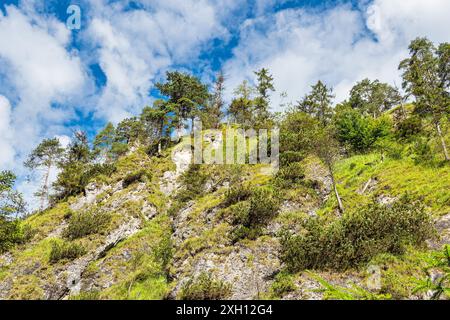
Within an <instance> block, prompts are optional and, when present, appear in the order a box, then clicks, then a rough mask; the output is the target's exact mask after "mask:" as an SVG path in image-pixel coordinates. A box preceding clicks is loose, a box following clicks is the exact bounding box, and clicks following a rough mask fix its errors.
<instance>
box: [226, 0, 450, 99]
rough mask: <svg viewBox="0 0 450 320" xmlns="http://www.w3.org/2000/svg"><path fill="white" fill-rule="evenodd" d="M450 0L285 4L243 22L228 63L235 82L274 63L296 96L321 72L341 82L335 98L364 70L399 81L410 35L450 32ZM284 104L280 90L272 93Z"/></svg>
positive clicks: (279, 84)
mask: <svg viewBox="0 0 450 320" xmlns="http://www.w3.org/2000/svg"><path fill="white" fill-rule="evenodd" d="M448 16H450V2H448V1H446V0H431V1H420V0H412V1H402V0H375V1H373V2H370V3H369V4H368V5H366V6H363V7H361V8H359V9H355V8H352V7H351V6H350V5H338V6H335V7H333V8H330V9H327V10H326V11H317V10H305V9H286V10H282V11H279V12H278V13H276V14H266V15H263V16H261V17H258V18H256V19H249V20H247V21H246V22H245V23H243V24H242V27H241V30H240V43H239V45H238V46H237V48H235V49H234V56H233V58H232V59H231V60H230V61H228V62H227V64H226V65H225V70H226V73H227V74H228V75H229V81H228V86H229V87H230V89H232V88H234V87H235V86H236V85H237V84H238V82H239V81H241V79H242V76H245V77H247V78H248V79H253V78H254V77H253V74H252V71H253V70H256V69H258V68H260V67H268V68H269V69H270V70H271V71H272V73H273V75H274V77H275V84H276V88H277V89H278V93H280V92H283V91H286V92H287V93H288V94H289V98H290V99H291V100H293V101H295V100H298V99H300V98H301V97H302V96H303V95H304V94H306V93H307V92H308V91H309V90H310V85H312V84H314V83H315V82H316V81H317V80H319V79H321V80H323V81H325V82H326V83H327V84H329V85H331V86H332V87H334V91H335V94H336V101H342V100H343V99H345V98H346V97H347V94H348V91H349V90H350V88H351V86H352V85H353V84H354V83H355V82H356V81H359V80H361V79H363V78H366V77H369V78H378V79H380V80H382V81H385V82H388V83H390V84H394V82H396V83H397V84H399V82H400V78H399V73H398V71H397V67H398V64H399V62H400V61H401V59H403V58H404V57H406V55H407V46H408V44H409V41H410V40H412V39H413V38H415V37H417V36H427V37H429V38H430V39H431V40H433V41H436V42H442V41H448V39H449V38H450V32H449V31H448V30H450V21H449V20H448ZM273 101H274V107H275V108H277V106H278V104H279V102H280V98H279V96H278V95H277V94H275V95H274V96H273Z"/></svg>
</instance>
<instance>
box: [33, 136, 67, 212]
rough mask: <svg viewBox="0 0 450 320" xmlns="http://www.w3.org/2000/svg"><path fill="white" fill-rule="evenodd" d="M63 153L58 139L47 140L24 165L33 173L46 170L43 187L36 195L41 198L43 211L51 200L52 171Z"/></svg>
mask: <svg viewBox="0 0 450 320" xmlns="http://www.w3.org/2000/svg"><path fill="white" fill-rule="evenodd" d="M63 152H64V149H63V148H62V147H61V144H60V143H59V140H58V139H57V138H54V139H45V140H43V141H42V142H41V143H40V144H39V145H38V146H37V147H36V148H35V149H34V150H33V151H32V152H31V154H30V155H29V156H28V159H27V160H26V161H25V163H24V165H25V167H27V168H29V169H30V170H32V171H34V170H36V169H42V168H43V169H44V181H43V185H42V187H41V188H40V190H39V191H38V192H37V193H36V195H37V196H39V197H40V198H41V205H40V209H41V210H43V209H44V205H45V202H46V201H48V198H49V177H50V170H51V169H52V167H53V166H55V165H57V164H58V162H59V161H61V159H62V156H63Z"/></svg>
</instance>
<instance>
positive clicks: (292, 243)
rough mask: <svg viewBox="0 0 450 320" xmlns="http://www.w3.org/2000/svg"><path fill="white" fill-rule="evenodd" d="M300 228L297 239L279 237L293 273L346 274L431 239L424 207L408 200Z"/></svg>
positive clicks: (430, 226) (429, 226) (285, 260)
mask: <svg viewBox="0 0 450 320" xmlns="http://www.w3.org/2000/svg"><path fill="white" fill-rule="evenodd" d="M303 227H304V231H303V232H302V233H301V234H299V235H292V234H290V233H287V232H284V233H283V235H282V237H281V244H282V250H281V258H282V260H283V261H284V262H285V263H286V265H287V267H288V269H289V270H290V271H292V272H297V271H300V270H304V269H336V270H345V269H347V268H351V267H355V266H358V265H359V264H361V263H364V262H367V261H369V260H370V259H371V258H372V257H374V256H375V255H377V254H380V253H391V254H401V253H402V252H403V251H404V247H405V245H406V244H412V245H419V244H422V243H423V242H424V241H425V240H426V239H428V238H430V237H432V236H433V235H434V229H433V225H432V221H431V218H430V217H429V215H428V214H427V213H426V212H425V211H424V208H423V206H422V205H420V204H419V203H417V202H411V201H410V199H409V198H408V197H405V198H403V199H401V200H400V201H397V202H396V203H394V204H393V205H392V206H390V207H387V206H382V205H379V204H377V203H375V202H374V203H373V204H371V205H369V206H368V207H366V208H365V209H363V210H361V211H359V212H355V213H349V214H346V215H344V216H343V217H342V218H341V219H338V220H334V221H333V222H331V223H326V222H325V220H324V218H312V219H309V220H307V221H306V223H305V225H304V226H303Z"/></svg>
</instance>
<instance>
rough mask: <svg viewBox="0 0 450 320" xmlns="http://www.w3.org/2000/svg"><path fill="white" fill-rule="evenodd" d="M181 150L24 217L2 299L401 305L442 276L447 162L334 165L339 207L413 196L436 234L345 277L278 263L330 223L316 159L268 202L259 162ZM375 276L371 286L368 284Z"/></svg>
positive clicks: (448, 210)
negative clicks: (293, 244)
mask: <svg viewBox="0 0 450 320" xmlns="http://www.w3.org/2000/svg"><path fill="white" fill-rule="evenodd" d="M209 142H211V141H209ZM190 155H191V154H190V150H189V149H186V148H183V143H180V144H179V145H177V146H174V147H172V148H170V149H167V150H165V151H164V152H163V154H162V155H160V156H157V157H156V156H153V157H150V156H148V155H147V154H146V153H145V152H144V151H143V150H141V149H139V148H138V149H136V150H134V151H133V152H131V153H129V154H128V155H127V156H124V157H122V158H120V159H119V160H118V161H117V163H116V171H115V173H113V174H112V175H111V176H100V177H97V178H96V179H95V181H92V182H90V183H89V184H88V186H87V187H86V190H85V193H84V194H82V195H80V196H78V197H72V198H70V199H68V200H67V201H64V202H61V203H58V204H56V205H55V206H54V207H52V208H49V209H47V210H45V211H43V212H39V213H37V214H34V215H32V216H30V217H29V218H27V219H26V221H25V224H26V225H27V226H28V227H29V230H30V241H28V242H27V243H25V244H22V245H19V246H17V247H15V248H14V249H12V250H11V251H9V252H7V253H5V254H2V255H1V256H0V298H1V299H196V298H197V299H214V298H221V299H256V298H260V299H264V298H271V299H279V298H281V299H323V298H344V299H345V298H354V299H365V298H398V299H403V298H427V297H430V295H432V294H433V292H432V291H430V290H428V291H425V292H424V291H420V292H416V290H415V288H416V287H417V283H416V282H415V281H416V280H415V279H418V280H427V279H431V280H432V281H435V280H436V279H439V277H441V276H442V275H441V274H440V272H442V271H440V269H438V268H436V269H432V268H431V269H430V268H428V267H429V265H430V260H431V259H432V258H433V257H435V255H437V254H439V253H440V252H441V248H442V246H443V245H444V244H449V243H450V193H449V191H448V190H450V179H449V177H450V167H448V166H444V167H441V168H437V169H436V168H433V169H431V168H430V169H426V168H423V167H419V166H417V165H416V164H414V163H413V161H412V160H410V159H409V160H408V159H403V160H395V159H386V160H384V161H382V160H381V159H380V157H379V155H376V154H369V155H365V156H355V157H352V158H348V159H345V160H342V161H340V162H339V163H338V164H337V169H336V179H337V183H338V187H339V191H340V193H341V194H342V198H343V201H344V205H345V206H346V207H348V208H352V209H355V208H358V207H362V206H364V205H365V204H366V203H368V202H370V201H372V200H373V199H375V201H377V202H378V203H380V204H381V205H383V206H389V205H390V204H392V203H393V202H394V201H395V200H396V199H398V198H399V197H400V196H401V195H403V194H406V193H408V194H411V195H412V196H413V197H415V198H421V199H423V201H424V203H425V205H426V207H427V212H429V213H430V214H431V215H432V216H433V219H434V221H435V226H436V228H437V230H438V233H439V236H438V237H434V238H430V239H429V241H428V242H427V244H426V245H423V246H409V247H408V248H407V249H406V251H405V252H404V253H403V254H401V255H392V254H381V255H377V256H376V257H375V258H373V259H372V260H371V261H370V262H369V263H366V264H363V265H361V266H360V267H357V268H350V269H348V270H346V271H332V270H329V271H327V270H321V271H317V270H316V271H313V272H312V271H301V272H292V271H287V270H286V268H285V267H286V266H285V264H284V262H283V260H282V259H280V257H281V254H280V252H281V248H280V246H281V243H280V234H281V233H282V232H286V231H290V232H294V233H295V232H296V233H301V232H302V229H301V226H302V223H303V222H304V221H305V220H307V219H311V218H314V217H324V216H330V217H335V218H336V219H339V213H338V211H337V210H336V209H335V208H336V203H335V199H334V197H333V196H332V182H331V177H330V176H328V171H327V170H326V169H325V168H324V167H323V165H322V164H321V162H320V161H319V160H317V159H315V158H313V157H308V158H307V159H306V160H304V161H303V163H302V166H303V168H305V170H304V176H303V177H302V178H303V180H302V181H304V183H301V184H285V185H283V186H282V188H281V189H282V190H283V192H282V194H277V195H276V200H273V201H272V199H275V195H274V193H273V191H272V190H271V188H270V186H271V185H272V184H273V183H274V177H273V176H272V175H271V174H270V170H269V169H270V168H269V167H268V166H266V165H242V166H229V165H228V166H225V165H201V166H193V165H190V160H191V158H190ZM249 190H253V191H249ZM247 191H248V192H247ZM233 196H235V197H237V200H236V199H234V200H233ZM242 200H244V201H242ZM242 206H248V208H249V209H248V210H247V211H245V212H247V213H248V215H247V216H245V217H244V218H243V217H241V216H237V215H236V212H243V211H239V210H240V208H241V207H242ZM261 206H262V207H263V208H261ZM267 208H268V209H270V210H271V211H270V212H268V214H267V217H266V216H264V217H265V218H264V219H260V218H258V220H257V222H255V223H254V225H256V226H257V227H252V228H250V227H248V226H249V224H247V222H246V221H252V220H251V219H256V218H255V217H253V218H252V212H266V211H267V210H266V211H264V209H267ZM272 209H273V210H272ZM259 217H261V216H259ZM252 226H253V224H252ZM247 227H248V228H247ZM243 235H244V236H243ZM371 266H375V267H376V268H375V269H373V268H371ZM373 270H375V274H376V276H377V277H378V278H377V279H376V280H377V281H379V282H380V283H379V284H378V285H377V286H376V287H375V289H374V288H373V287H371V285H370V281H371V280H373V276H374V271H373Z"/></svg>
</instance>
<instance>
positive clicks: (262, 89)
mask: <svg viewBox="0 0 450 320" xmlns="http://www.w3.org/2000/svg"><path fill="white" fill-rule="evenodd" d="M255 75H256V76H257V85H256V91H257V93H258V96H257V97H256V99H255V101H254V106H255V113H256V114H255V119H256V123H258V124H263V123H265V122H266V121H267V120H268V119H269V117H270V112H269V104H270V92H273V91H275V87H274V85H273V77H272V75H271V74H270V73H269V70H268V69H265V68H262V69H261V70H259V71H256V72H255Z"/></svg>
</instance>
